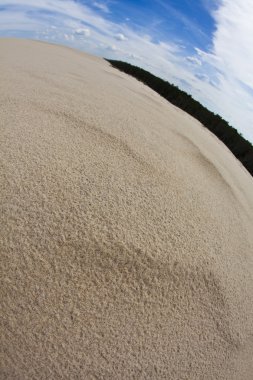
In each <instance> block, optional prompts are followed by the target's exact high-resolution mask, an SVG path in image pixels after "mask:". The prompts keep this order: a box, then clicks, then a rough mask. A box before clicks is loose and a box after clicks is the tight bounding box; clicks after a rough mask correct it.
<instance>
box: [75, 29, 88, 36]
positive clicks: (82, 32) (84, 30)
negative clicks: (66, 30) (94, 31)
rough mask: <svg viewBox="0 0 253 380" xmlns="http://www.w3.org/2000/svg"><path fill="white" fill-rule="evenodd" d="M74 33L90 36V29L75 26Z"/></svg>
mask: <svg viewBox="0 0 253 380" xmlns="http://www.w3.org/2000/svg"><path fill="white" fill-rule="evenodd" d="M75 33H76V34H78V35H81V36H85V37H89V36H90V29H88V28H77V29H76V30H75Z"/></svg>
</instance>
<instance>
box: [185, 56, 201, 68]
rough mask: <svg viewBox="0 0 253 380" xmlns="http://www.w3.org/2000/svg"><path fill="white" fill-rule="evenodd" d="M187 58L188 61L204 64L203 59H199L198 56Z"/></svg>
mask: <svg viewBox="0 0 253 380" xmlns="http://www.w3.org/2000/svg"><path fill="white" fill-rule="evenodd" d="M186 59H187V61H188V62H190V63H193V64H194V65H199V66H201V65H202V63H201V60H200V59H198V58H197V57H186Z"/></svg>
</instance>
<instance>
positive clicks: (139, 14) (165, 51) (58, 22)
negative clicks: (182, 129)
mask: <svg viewBox="0 0 253 380" xmlns="http://www.w3.org/2000/svg"><path fill="white" fill-rule="evenodd" d="M0 36H2V37H5V36H10V37H25V38H33V39H39V40H44V41H48V42H51V43H60V44H65V45H68V46H71V47H74V48H77V49H81V50H84V51H87V52H89V53H92V54H96V55H99V56H102V57H107V58H114V59H121V60H125V61H128V62H130V63H133V64H136V65H138V66H141V67H144V68H146V69H147V70H149V71H151V72H153V73H154V74H156V75H159V76H160V77H162V78H165V79H167V80H168V81H170V82H173V83H175V84H176V85H178V86H179V87H180V88H182V89H184V90H186V91H187V92H189V93H191V94H192V95H193V97H195V98H196V99H198V100H199V101H200V102H202V103H203V104H204V105H206V106H207V107H208V108H209V109H211V110H212V111H214V112H217V113H219V114H220V115H221V116H223V117H224V119H226V120H228V121H229V122H230V124H231V125H233V126H234V127H236V128H237V129H238V130H239V131H240V132H241V133H242V134H243V135H244V136H245V137H246V138H247V139H249V140H250V141H251V142H253V44H252V41H251V39H252V36H253V0H146V1H144V0H127V1H121V0H94V1H87V0H0Z"/></svg>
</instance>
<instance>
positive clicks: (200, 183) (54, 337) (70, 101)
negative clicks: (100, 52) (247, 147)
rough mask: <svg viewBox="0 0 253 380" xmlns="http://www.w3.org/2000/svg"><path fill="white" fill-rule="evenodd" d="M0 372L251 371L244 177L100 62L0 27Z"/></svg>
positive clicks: (184, 375)
mask: <svg viewBox="0 0 253 380" xmlns="http://www.w3.org/2000/svg"><path fill="white" fill-rule="evenodd" d="M0 107H1V108H0V165H1V166H0V178H1V184H0V202H1V214H0V217H1V231H0V234H1V235H0V249H1V290H0V292H1V306H2V310H1V345H0V346H1V351H2V354H1V376H0V377H1V379H11V380H13V379H18V380H26V379H45V380H46V379H56V380H57V379H85V380H86V379H87V380H89V379H108V380H120V379H136V380H141V379H168V380H192V379H194V380H196V379H199V380H211V379H212V380H213V379H227V380H252V379H253V179H252V177H251V176H250V175H249V173H248V172H247V171H246V170H245V169H244V168H243V167H242V165H241V164H240V163H239V162H238V161H237V160H236V159H235V157H234V156H233V155H232V154H231V153H230V152H229V151H228V149H227V148H226V147H225V146H224V145H223V144H222V143H221V142H219V141H218V140H217V138H215V137H214V136H213V135H211V134H210V133H209V132H208V131H207V130H206V129H205V128H203V127H202V126H201V124H200V123H199V122H197V121H196V120H194V119H193V118H192V117H190V116H189V115H187V114H186V113H184V112H182V111H181V110H179V109H177V108H176V107H174V106H172V105H170V104H169V103H168V102H166V100H164V99H162V98H161V97H160V96H159V95H158V94H156V93H155V92H153V91H152V90H151V89H149V88H148V87H145V86H144V85H143V84H142V83H140V82H138V81H137V80H135V79H134V78H131V77H129V76H127V75H126V74H123V73H121V72H119V71H117V70H116V69H114V68H112V67H111V66H110V65H109V63H108V62H106V61H104V60H103V59H100V58H96V57H93V56H90V55H87V54H84V53H81V52H78V51H75V50H72V49H69V48H66V47H61V46H56V45H50V44H46V43H42V42H35V41H26V40H15V39H1V40H0Z"/></svg>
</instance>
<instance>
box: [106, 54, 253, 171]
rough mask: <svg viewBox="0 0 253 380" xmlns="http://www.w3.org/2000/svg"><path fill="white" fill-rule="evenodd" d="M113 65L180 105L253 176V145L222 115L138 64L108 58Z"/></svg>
mask: <svg viewBox="0 0 253 380" xmlns="http://www.w3.org/2000/svg"><path fill="white" fill-rule="evenodd" d="M107 61H108V62H109V63H110V64H111V65H112V66H113V67H115V68H117V69H119V70H121V71H124V72H125V73H127V74H130V75H132V76H133V77H135V78H137V79H138V80H140V81H141V82H143V83H144V84H146V85H147V86H149V87H150V88H152V89H153V90H154V91H156V92H157V93H158V94H160V95H161V96H162V97H164V98H165V99H167V100H168V101H169V102H171V103H172V104H174V105H175V106H177V107H179V108H181V109H182V110H184V111H185V112H187V113H188V114H190V115H191V116H193V117H194V118H195V119H197V120H199V121H200V122H201V123H202V124H203V125H204V126H205V127H206V128H208V129H209V130H210V131H211V132H212V133H214V134H215V135H216V136H217V137H218V138H219V139H220V140H221V141H222V142H223V143H224V144H225V145H226V146H227V147H228V148H229V149H230V150H231V152H232V153H233V154H234V155H235V157H237V159H238V160H239V161H241V163H242V164H243V165H244V166H245V168H246V169H247V170H248V171H249V172H250V174H251V175H252V176H253V146H252V144H251V143H250V142H249V141H247V140H246V139H245V138H244V137H243V136H241V134H240V133H238V131H237V130H236V129H235V128H233V127H231V126H230V125H229V124H228V122H226V121H225V120H223V119H222V117H221V116H219V115H216V114H214V113H213V112H211V111H209V110H208V109H207V108H205V107H204V106H203V105H202V104H200V103H199V102H198V101H197V100H195V99H193V98H192V97H191V95H189V94H187V93H186V92H184V91H182V90H180V89H179V88H178V87H177V86H175V85H173V84H170V83H168V82H166V81H165V80H163V79H161V78H158V77H156V76H155V75H153V74H151V73H149V72H148V71H146V70H143V69H141V68H140V67H137V66H133V65H130V64H129V63H126V62H121V61H115V60H110V59H107Z"/></svg>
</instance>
